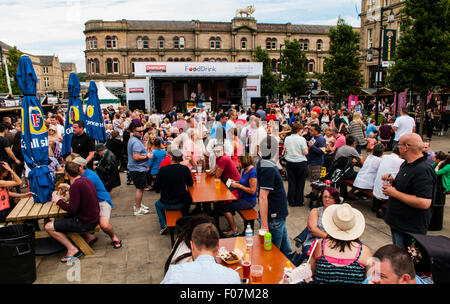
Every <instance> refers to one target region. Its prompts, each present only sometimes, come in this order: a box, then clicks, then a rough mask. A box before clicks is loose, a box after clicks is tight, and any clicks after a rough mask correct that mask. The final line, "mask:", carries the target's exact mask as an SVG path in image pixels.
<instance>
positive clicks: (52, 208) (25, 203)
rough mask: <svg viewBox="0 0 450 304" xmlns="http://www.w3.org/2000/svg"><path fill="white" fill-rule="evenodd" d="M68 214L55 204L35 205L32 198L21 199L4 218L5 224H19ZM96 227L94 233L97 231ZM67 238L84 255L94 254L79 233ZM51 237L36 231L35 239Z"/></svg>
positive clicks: (43, 232) (57, 217)
mask: <svg viewBox="0 0 450 304" xmlns="http://www.w3.org/2000/svg"><path fill="white" fill-rule="evenodd" d="M68 215H69V213H68V212H67V211H65V210H64V209H62V208H61V207H59V206H58V205H57V204H56V203H53V202H51V201H50V202H47V203H45V204H41V203H35V202H34V199H33V197H29V198H28V197H27V198H22V199H21V200H20V201H19V202H18V203H17V205H16V206H15V207H14V208H13V210H12V211H11V213H10V214H9V215H8V216H7V217H6V222H8V223H10V224H21V223H23V222H24V221H25V220H32V219H36V220H38V219H44V220H45V221H46V222H47V221H49V220H50V219H51V218H54V219H61V218H64V217H66V216H68ZM99 230H100V228H99V226H98V225H97V227H96V228H95V229H94V231H99ZM68 236H69V238H70V239H71V240H72V242H74V244H75V246H77V247H78V248H79V249H80V250H81V251H83V253H84V254H85V255H90V254H94V253H95V251H94V250H93V249H92V248H91V247H90V246H89V245H88V244H87V243H86V241H85V240H84V238H83V237H82V236H81V235H80V234H79V233H68ZM47 237H51V236H50V235H49V234H48V233H47V232H46V231H36V232H35V238H36V239H41V238H47Z"/></svg>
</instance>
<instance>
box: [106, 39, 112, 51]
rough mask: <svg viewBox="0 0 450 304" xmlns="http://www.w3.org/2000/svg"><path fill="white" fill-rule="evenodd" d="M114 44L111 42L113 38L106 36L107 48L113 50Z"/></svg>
mask: <svg viewBox="0 0 450 304" xmlns="http://www.w3.org/2000/svg"><path fill="white" fill-rule="evenodd" d="M111 47H112V42H111V36H106V48H108V49H109V48H111Z"/></svg>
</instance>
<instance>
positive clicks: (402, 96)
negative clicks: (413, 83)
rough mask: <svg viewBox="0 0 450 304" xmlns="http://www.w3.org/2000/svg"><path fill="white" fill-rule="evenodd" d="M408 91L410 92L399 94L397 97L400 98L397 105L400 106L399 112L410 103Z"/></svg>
mask: <svg viewBox="0 0 450 304" xmlns="http://www.w3.org/2000/svg"><path fill="white" fill-rule="evenodd" d="M408 91H409V89H406V90H405V91H404V92H401V93H399V94H398V96H397V97H398V101H397V105H398V110H399V111H400V110H401V109H402V108H404V107H405V106H406V103H407V101H408V98H407V97H408Z"/></svg>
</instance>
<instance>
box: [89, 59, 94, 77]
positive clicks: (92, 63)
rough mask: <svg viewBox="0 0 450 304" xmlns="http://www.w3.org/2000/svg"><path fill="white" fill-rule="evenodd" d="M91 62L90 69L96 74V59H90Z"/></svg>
mask: <svg viewBox="0 0 450 304" xmlns="http://www.w3.org/2000/svg"><path fill="white" fill-rule="evenodd" d="M89 62H90V64H89V65H90V67H89V68H90V71H91V74H95V61H94V60H89Z"/></svg>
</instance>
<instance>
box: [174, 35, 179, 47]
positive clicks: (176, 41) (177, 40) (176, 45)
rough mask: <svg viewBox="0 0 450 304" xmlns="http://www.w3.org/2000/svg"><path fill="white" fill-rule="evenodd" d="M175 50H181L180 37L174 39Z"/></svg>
mask: <svg viewBox="0 0 450 304" xmlns="http://www.w3.org/2000/svg"><path fill="white" fill-rule="evenodd" d="M173 48H174V49H178V48H180V39H179V38H178V37H174V38H173Z"/></svg>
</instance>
